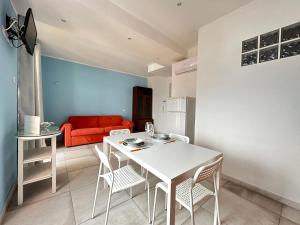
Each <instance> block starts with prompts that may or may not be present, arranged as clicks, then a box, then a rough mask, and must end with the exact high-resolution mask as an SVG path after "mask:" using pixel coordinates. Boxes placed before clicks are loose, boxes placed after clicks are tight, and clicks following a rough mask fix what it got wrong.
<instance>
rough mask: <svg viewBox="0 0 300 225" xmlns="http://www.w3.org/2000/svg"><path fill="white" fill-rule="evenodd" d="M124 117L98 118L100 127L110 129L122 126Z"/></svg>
mask: <svg viewBox="0 0 300 225" xmlns="http://www.w3.org/2000/svg"><path fill="white" fill-rule="evenodd" d="M122 121H123V118H122V116H98V124H99V126H100V127H110V126H118V125H121V124H122Z"/></svg>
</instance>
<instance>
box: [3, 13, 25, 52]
mask: <svg viewBox="0 0 300 225" xmlns="http://www.w3.org/2000/svg"><path fill="white" fill-rule="evenodd" d="M22 28H23V26H21V27H20V26H19V21H18V19H16V18H12V17H9V16H7V15H6V27H4V26H3V25H2V26H1V27H0V29H1V31H2V34H3V36H4V37H5V39H6V41H7V42H8V44H9V45H10V46H11V47H15V48H18V47H20V46H22V44H20V45H18V46H17V45H16V44H15V42H17V44H19V41H20V40H21V35H22Z"/></svg>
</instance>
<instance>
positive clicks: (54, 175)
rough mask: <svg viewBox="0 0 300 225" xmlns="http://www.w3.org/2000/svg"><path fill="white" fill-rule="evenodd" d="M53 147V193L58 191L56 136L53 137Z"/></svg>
mask: <svg viewBox="0 0 300 225" xmlns="http://www.w3.org/2000/svg"><path fill="white" fill-rule="evenodd" d="M51 148H52V193H55V192H56V137H52V138H51Z"/></svg>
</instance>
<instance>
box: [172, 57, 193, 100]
mask: <svg viewBox="0 0 300 225" xmlns="http://www.w3.org/2000/svg"><path fill="white" fill-rule="evenodd" d="M195 58H196V57H192V58H189V59H186V60H183V61H180V62H177V63H174V64H172V97H186V96H188V97H196V85H197V83H196V80H197V72H196V71H190V72H186V73H183V74H175V71H176V69H177V68H181V67H182V65H184V64H190V63H191V62H192V61H193V62H195Z"/></svg>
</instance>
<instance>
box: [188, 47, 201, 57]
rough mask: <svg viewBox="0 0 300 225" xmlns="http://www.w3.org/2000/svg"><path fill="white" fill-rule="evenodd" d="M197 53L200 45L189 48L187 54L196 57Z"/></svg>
mask: <svg viewBox="0 0 300 225" xmlns="http://www.w3.org/2000/svg"><path fill="white" fill-rule="evenodd" d="M197 54H198V46H197V45H196V46H194V47H192V48H190V49H188V51H187V55H188V57H189V58H190V57H195V56H196V57H197Z"/></svg>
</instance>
